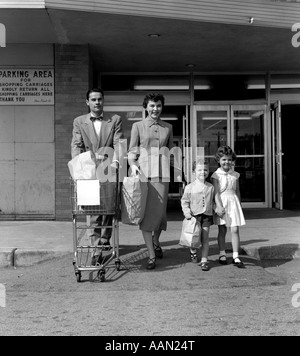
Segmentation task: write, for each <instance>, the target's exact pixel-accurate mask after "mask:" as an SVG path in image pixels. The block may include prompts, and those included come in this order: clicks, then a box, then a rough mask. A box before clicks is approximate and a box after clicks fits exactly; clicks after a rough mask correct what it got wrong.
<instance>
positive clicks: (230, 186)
mask: <svg viewBox="0 0 300 356" xmlns="http://www.w3.org/2000/svg"><path fill="white" fill-rule="evenodd" d="M239 176H240V174H239V173H238V172H235V171H233V170H230V171H228V172H225V171H223V170H222V169H221V168H218V169H217V170H216V171H215V172H214V173H213V174H212V176H211V178H214V179H216V180H217V181H218V191H219V193H220V198H221V201H222V204H223V207H224V209H225V214H224V215H223V216H222V218H220V217H219V216H218V215H217V214H215V224H216V225H226V226H227V227H231V226H242V225H245V224H246V222H245V218H244V214H243V210H242V207H241V203H240V201H239V198H238V196H237V194H236V182H237V179H238V178H239Z"/></svg>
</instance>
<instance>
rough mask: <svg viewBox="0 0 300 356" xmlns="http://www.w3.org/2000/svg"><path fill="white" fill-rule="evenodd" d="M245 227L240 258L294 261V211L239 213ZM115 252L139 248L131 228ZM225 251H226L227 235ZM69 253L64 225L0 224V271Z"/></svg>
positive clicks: (174, 236)
mask: <svg viewBox="0 0 300 356" xmlns="http://www.w3.org/2000/svg"><path fill="white" fill-rule="evenodd" d="M244 213H245V218H246V225H245V226H243V227H241V229H240V237H241V248H242V250H243V252H244V253H245V254H246V255H248V256H251V257H254V258H257V259H287V260H289V259H293V258H299V257H300V211H289V210H283V211H279V210H275V209H244ZM182 219H183V216H182V213H181V211H179V210H177V211H171V212H169V213H168V229H167V231H165V232H163V233H162V235H161V244H162V246H163V248H164V249H171V248H174V247H178V248H182V247H181V246H179V245H178V241H179V237H180V231H181V224H182ZM119 240H120V246H121V247H122V246H135V247H139V248H145V245H144V241H143V238H142V234H141V231H140V230H139V228H138V227H137V226H131V225H124V224H122V223H120V224H119ZM226 242H227V244H226V249H228V250H230V249H231V243H230V233H228V235H227V238H226ZM210 244H211V246H212V248H213V249H215V250H216V249H217V226H212V228H211V233H210ZM70 252H73V226H72V222H71V218H70V221H0V268H1V267H8V266H15V267H21V266H29V265H33V264H35V263H38V262H41V261H44V260H49V259H52V258H55V257H59V256H63V255H66V254H69V253H70Z"/></svg>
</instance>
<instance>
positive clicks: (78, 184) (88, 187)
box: [71, 174, 121, 282]
mask: <svg viewBox="0 0 300 356" xmlns="http://www.w3.org/2000/svg"><path fill="white" fill-rule="evenodd" d="M119 193H120V184H119V181H118V174H116V179H115V181H114V182H109V181H106V182H104V183H102V182H100V181H99V180H73V179H71V201H72V216H73V248H74V260H73V266H74V270H75V276H76V279H77V282H80V281H81V278H82V272H85V271H87V272H90V273H89V280H90V281H93V280H96V279H98V280H100V281H101V282H104V281H105V273H106V271H107V269H108V268H112V267H113V268H116V269H117V270H118V271H119V270H120V266H121V261H120V258H119V221H120V214H121V213H120V194H119ZM91 202H92V204H90V205H88V204H89V203H91ZM99 215H111V216H112V224H111V225H103V226H99V225H98V223H97V221H94V220H95V217H96V216H97V217H98V216H99ZM95 228H97V229H104V228H111V229H112V234H111V239H110V244H109V245H106V244H104V245H98V244H94V243H93V241H91V238H90V235H91V234H92V233H93V231H94V229H95ZM113 260H115V263H114V265H113V264H112V263H111V262H112V261H113ZM95 273H96V277H95V278H94V275H95Z"/></svg>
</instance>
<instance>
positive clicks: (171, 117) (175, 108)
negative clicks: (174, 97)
mask: <svg viewBox="0 0 300 356" xmlns="http://www.w3.org/2000/svg"><path fill="white" fill-rule="evenodd" d="M105 111H106V112H112V113H114V114H117V115H119V116H121V118H122V126H123V132H124V136H125V139H126V140H127V146H129V142H130V134H131V128H132V125H133V123H134V122H135V121H140V120H142V119H143V118H145V115H146V111H145V110H144V109H143V108H142V107H141V106H127V105H126V106H105ZM187 114H188V107H187V105H166V106H164V109H163V112H162V114H161V119H162V120H164V121H166V122H168V123H169V124H171V125H172V126H173V139H174V144H175V145H176V146H178V147H180V148H182V147H183V142H184V134H183V126H184V123H185V122H186V117H187ZM171 159H172V156H171ZM170 176H171V177H174V173H173V170H172V166H171V172H170ZM182 194H183V184H182V183H179V182H174V181H173V179H171V181H170V186H169V201H168V206H169V207H178V206H179V207H180V204H179V203H180V198H181V196H182Z"/></svg>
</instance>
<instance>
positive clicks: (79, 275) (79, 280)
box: [75, 272, 81, 283]
mask: <svg viewBox="0 0 300 356" xmlns="http://www.w3.org/2000/svg"><path fill="white" fill-rule="evenodd" d="M75 275H76V279H77V282H78V283H79V282H81V273H80V272H76V273H75Z"/></svg>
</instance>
